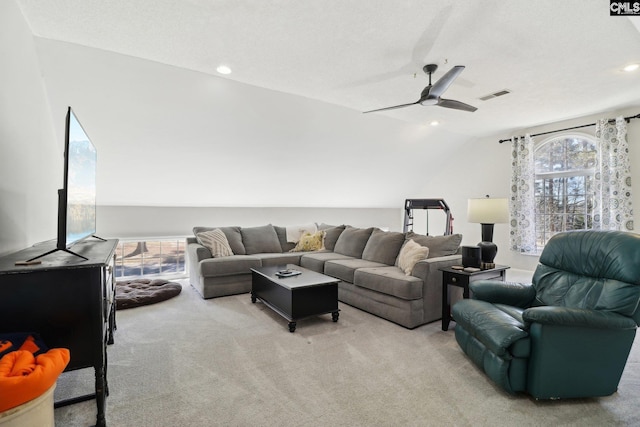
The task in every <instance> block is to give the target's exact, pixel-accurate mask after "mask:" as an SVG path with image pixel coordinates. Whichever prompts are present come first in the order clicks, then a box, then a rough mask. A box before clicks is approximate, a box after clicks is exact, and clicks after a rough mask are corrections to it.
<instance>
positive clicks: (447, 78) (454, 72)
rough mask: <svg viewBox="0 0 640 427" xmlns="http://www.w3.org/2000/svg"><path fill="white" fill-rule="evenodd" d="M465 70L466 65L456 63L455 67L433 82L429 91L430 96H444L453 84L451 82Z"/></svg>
mask: <svg viewBox="0 0 640 427" xmlns="http://www.w3.org/2000/svg"><path fill="white" fill-rule="evenodd" d="M463 71H464V65H456V66H455V67H453V68H452V69H450V70H449V71H447V72H446V73H445V75H444V76H442V77H440V79H439V80H438V81H437V82H435V83H434V84H433V86H432V87H431V90H430V91H429V96H433V97H436V98H439V97H440V96H442V94H443V93H444V91H445V90H447V88H448V87H449V86H451V83H453V81H454V80H455V79H456V77H458V75H459V74H460V73H461V72H463Z"/></svg>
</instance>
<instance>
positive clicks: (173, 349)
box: [55, 284, 640, 427]
mask: <svg viewBox="0 0 640 427" xmlns="http://www.w3.org/2000/svg"><path fill="white" fill-rule="evenodd" d="M340 309H341V313H340V320H339V321H338V322H337V323H333V322H332V321H331V316H330V315H325V316H320V317H317V318H310V319H306V320H302V321H300V322H298V328H297V329H296V332H295V333H293V334H292V333H289V332H288V329H287V322H286V321H285V320H284V319H282V318H281V317H279V316H278V315H276V314H275V313H273V312H272V311H271V310H269V309H268V308H266V307H265V306H264V305H262V304H260V303H259V302H258V303H256V304H251V301H250V297H249V295H248V294H245V295H237V296H230V297H224V298H216V299H211V300H206V301H205V300H203V299H201V298H200V297H199V296H198V295H197V294H196V292H195V291H194V290H193V289H192V288H191V287H190V286H188V285H186V284H185V285H184V289H183V292H182V293H181V294H180V295H178V296H177V297H176V298H173V299H171V300H168V301H164V302H162V303H159V304H156V305H151V306H146V307H140V308H137V309H135V310H125V311H122V312H118V313H117V318H118V330H117V332H116V334H115V344H114V345H112V346H110V347H109V352H108V355H109V371H108V376H109V387H110V392H111V394H110V396H109V397H108V398H107V413H106V415H107V425H108V426H110V427H120V426H123V427H124V426H135V427H140V426H147V427H150V426H314V425H334V426H448V425H451V426H483V425H487V426H488V425H491V426H503V425H505V426H511V425H513V426H515V425H517V426H605V425H606V426H615V425H628V426H632V425H636V426H637V425H640V344H638V341H640V339H637V340H636V343H635V345H634V348H633V351H632V354H631V356H630V358H629V361H628V363H627V367H626V370H625V372H624V375H623V377H622V382H621V384H620V387H619V390H618V392H617V393H616V394H614V395H613V396H610V397H606V398H600V399H580V400H567V401H554V402H536V401H534V400H532V399H531V398H529V397H527V396H526V395H518V396H511V395H508V394H505V393H504V392H502V391H501V390H500V389H498V388H497V387H495V386H494V385H493V384H492V383H491V382H490V381H489V380H488V379H487V378H486V377H485V376H484V374H482V372H480V371H479V370H478V369H476V368H475V367H474V366H473V365H472V364H471V362H470V361H469V360H468V359H467V358H466V357H465V355H464V354H463V353H462V352H461V351H460V350H459V348H458V346H457V344H456V342H455V338H454V333H453V330H451V329H450V330H449V331H447V332H443V331H441V330H440V323H439V322H435V323H432V324H429V325H425V326H422V327H420V328H417V329H414V330H407V329H405V328H403V327H400V326H397V325H395V324H393V323H390V322H388V321H385V320H383V319H379V318H377V317H374V316H372V315H370V314H367V313H365V312H362V311H360V310H358V309H355V308H353V307H350V306H347V305H344V304H341V305H340ZM92 386H93V372H92V370H82V371H76V372H71V373H65V374H63V376H62V377H61V378H60V380H59V381H58V388H57V390H56V399H60V398H63V397H69V396H70V395H73V394H78V393H83V392H87V391H91V389H92ZM55 417H56V425H57V426H58V427H61V426H89V425H93V424H94V423H95V401H89V402H83V403H79V404H76V405H72V406H67V407H63V408H58V409H56V410H55Z"/></svg>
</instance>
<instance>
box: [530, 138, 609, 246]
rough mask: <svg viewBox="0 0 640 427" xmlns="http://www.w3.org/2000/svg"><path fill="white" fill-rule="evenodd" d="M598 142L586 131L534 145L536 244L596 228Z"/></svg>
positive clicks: (542, 244)
mask: <svg viewBox="0 0 640 427" xmlns="http://www.w3.org/2000/svg"><path fill="white" fill-rule="evenodd" d="M597 156H598V152H597V144H596V141H595V139H594V137H592V136H589V135H586V134H575V133H573V134H564V135H559V136H554V137H552V138H548V139H546V140H544V141H541V142H540V143H539V144H537V145H536V147H535V148H534V168H535V178H534V198H535V203H534V205H535V230H536V246H537V247H538V248H542V247H544V245H545V244H546V242H547V241H548V240H549V239H550V238H551V237H552V236H553V235H554V234H557V233H560V232H563V231H570V230H586V229H591V228H592V227H593V216H594V185H593V184H594V175H595V166H596V164H597Z"/></svg>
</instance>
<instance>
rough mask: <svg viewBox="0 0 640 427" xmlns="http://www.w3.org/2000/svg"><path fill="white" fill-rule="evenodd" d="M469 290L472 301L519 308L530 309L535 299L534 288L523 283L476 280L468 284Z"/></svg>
mask: <svg viewBox="0 0 640 427" xmlns="http://www.w3.org/2000/svg"><path fill="white" fill-rule="evenodd" d="M469 289H471V292H472V293H473V299H479V300H482V301H486V302H491V303H494V304H506V305H512V306H515V307H520V308H527V307H530V306H531V303H532V302H533V300H534V299H535V297H536V290H535V288H534V287H533V286H532V285H531V284H525V283H516V282H499V281H497V280H478V281H476V282H472V283H471V284H469Z"/></svg>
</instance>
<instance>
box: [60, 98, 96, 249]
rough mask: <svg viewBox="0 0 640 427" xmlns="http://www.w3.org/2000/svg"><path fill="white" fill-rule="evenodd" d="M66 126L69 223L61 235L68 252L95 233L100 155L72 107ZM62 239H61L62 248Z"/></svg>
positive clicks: (67, 212) (67, 211)
mask: <svg viewBox="0 0 640 427" xmlns="http://www.w3.org/2000/svg"><path fill="white" fill-rule="evenodd" d="M66 124H67V126H66V141H65V150H66V152H65V171H64V173H65V177H64V193H65V195H66V203H64V204H66V221H65V227H64V228H65V230H64V233H61V234H64V247H67V248H68V247H69V246H71V245H72V244H74V243H75V242H77V241H79V240H82V239H84V238H86V237H89V236H91V235H92V234H95V232H96V163H97V152H96V148H95V147H94V146H93V144H92V143H91V140H90V139H89V137H88V136H87V133H86V132H85V131H84V129H83V128H82V125H81V124H80V122H79V121H78V118H77V117H76V115H75V114H74V112H73V110H72V109H71V107H69V110H68V112H67V123H66ZM60 213H62V212H60ZM59 231H61V230H59ZM61 237H62V236H58V239H59V242H58V243H59V244H60V243H61V242H60V240H61Z"/></svg>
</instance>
